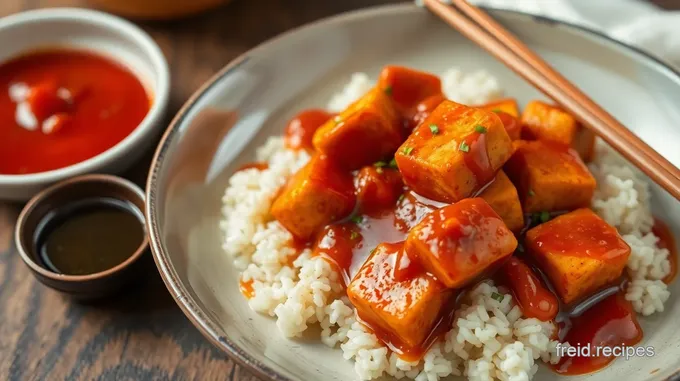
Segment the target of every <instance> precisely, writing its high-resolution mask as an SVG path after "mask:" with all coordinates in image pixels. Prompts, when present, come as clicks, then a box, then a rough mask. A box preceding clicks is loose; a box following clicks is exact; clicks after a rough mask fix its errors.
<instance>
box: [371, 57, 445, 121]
mask: <svg viewBox="0 0 680 381" xmlns="http://www.w3.org/2000/svg"><path fill="white" fill-rule="evenodd" d="M378 88H379V89H380V90H382V91H383V92H384V93H386V94H388V95H389V96H390V98H392V101H394V103H395V105H396V106H397V108H398V109H399V110H400V111H401V112H402V113H405V112H406V111H407V110H410V109H412V108H413V107H415V106H416V105H417V104H418V102H420V101H422V100H424V99H425V98H428V97H431V96H433V95H438V94H441V92H442V83H441V80H440V79H439V77H437V76H436V75H434V74H430V73H427V72H424V71H418V70H413V69H409V68H406V67H402V66H392V65H391V66H385V67H384V68H383V70H382V71H381V72H380V76H379V77H378Z"/></svg>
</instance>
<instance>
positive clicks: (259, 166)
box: [236, 161, 269, 172]
mask: <svg viewBox="0 0 680 381" xmlns="http://www.w3.org/2000/svg"><path fill="white" fill-rule="evenodd" d="M251 168H255V169H259V170H260V171H264V170H265V169H267V168H269V164H268V163H266V162H264V161H261V162H259V161H256V162H252V163H247V164H244V165H242V166H240V167H239V169H237V170H236V171H237V172H238V171H245V170H246V169H251Z"/></svg>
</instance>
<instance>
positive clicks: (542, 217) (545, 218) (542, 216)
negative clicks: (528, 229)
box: [540, 210, 550, 222]
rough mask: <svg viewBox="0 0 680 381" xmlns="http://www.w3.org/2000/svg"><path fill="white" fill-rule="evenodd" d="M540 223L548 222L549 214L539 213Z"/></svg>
mask: <svg viewBox="0 0 680 381" xmlns="http://www.w3.org/2000/svg"><path fill="white" fill-rule="evenodd" d="M540 218H541V222H548V220H550V213H548V212H546V211H545V210H544V211H542V212H541V216H540Z"/></svg>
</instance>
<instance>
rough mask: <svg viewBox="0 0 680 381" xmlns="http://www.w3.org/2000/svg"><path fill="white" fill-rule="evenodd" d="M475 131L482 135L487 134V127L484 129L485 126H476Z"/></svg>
mask: <svg viewBox="0 0 680 381" xmlns="http://www.w3.org/2000/svg"><path fill="white" fill-rule="evenodd" d="M475 131H477V132H479V133H480V134H486V127H484V126H475Z"/></svg>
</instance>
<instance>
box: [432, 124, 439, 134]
mask: <svg viewBox="0 0 680 381" xmlns="http://www.w3.org/2000/svg"><path fill="white" fill-rule="evenodd" d="M430 131H431V132H432V135H437V134H438V133H439V127H437V125H436V124H430Z"/></svg>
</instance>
